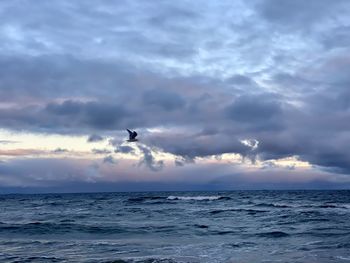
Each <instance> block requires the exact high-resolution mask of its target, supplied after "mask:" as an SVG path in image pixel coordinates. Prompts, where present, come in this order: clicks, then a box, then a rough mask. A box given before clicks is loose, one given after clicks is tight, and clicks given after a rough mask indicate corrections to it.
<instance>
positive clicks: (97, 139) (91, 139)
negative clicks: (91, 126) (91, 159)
mask: <svg viewBox="0 0 350 263" xmlns="http://www.w3.org/2000/svg"><path fill="white" fill-rule="evenodd" d="M103 140H104V138H103V137H102V136H101V135H98V134H92V135H90V136H89V138H88V139H87V141H88V142H100V141H103Z"/></svg>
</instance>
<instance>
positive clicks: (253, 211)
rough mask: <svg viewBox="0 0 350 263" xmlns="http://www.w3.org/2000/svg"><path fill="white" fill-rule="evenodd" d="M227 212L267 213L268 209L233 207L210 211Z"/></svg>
mask: <svg viewBox="0 0 350 263" xmlns="http://www.w3.org/2000/svg"><path fill="white" fill-rule="evenodd" d="M227 212H245V213H248V214H257V213H266V212H268V211H266V210H256V209H249V208H247V209H245V208H231V209H217V210H212V211H210V212H209V214H212V215H216V214H221V213H227Z"/></svg>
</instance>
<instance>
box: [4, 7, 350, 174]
mask: <svg viewBox="0 0 350 263" xmlns="http://www.w3.org/2000/svg"><path fill="white" fill-rule="evenodd" d="M277 2H278V3H277ZM16 3H17V2H16V1H14V2H11V3H10V2H9V3H0V7H1V8H0V10H3V13H2V16H0V21H1V22H2V27H1V32H0V34H1V35H0V38H2V40H3V41H2V42H1V43H0V49H1V50H2V51H1V52H0V54H1V56H0V79H1V81H0V103H1V105H0V106H1V107H0V123H1V128H5V129H12V130H24V131H29V132H38V131H39V132H46V133H68V134H75V133H78V134H84V135H86V134H88V135H90V134H94V133H103V134H105V133H108V131H112V130H113V131H114V130H116V132H118V131H122V130H123V131H124V129H125V128H127V127H134V128H135V129H141V130H142V129H143V130H146V129H148V128H155V127H161V128H162V127H164V128H167V129H173V132H171V133H170V134H169V133H167V132H163V133H158V134H157V133H149V134H146V132H145V134H143V136H142V135H141V136H140V138H142V140H143V141H142V142H144V143H145V144H147V145H148V146H149V147H150V148H144V149H143V150H142V152H143V153H142V154H143V161H141V163H142V165H145V166H146V167H149V168H151V170H152V169H154V170H160V168H161V167H162V165H163V163H161V162H157V161H156V160H155V159H154V156H153V155H152V150H151V149H152V147H158V148H159V149H161V150H163V151H165V152H170V153H173V154H175V155H177V159H176V163H177V164H178V165H181V164H183V163H185V160H187V159H188V160H195V158H196V157H204V156H208V155H220V154H222V153H239V154H241V155H242V156H248V157H249V156H250V158H255V157H256V156H258V157H259V158H261V159H262V160H268V159H274V158H282V157H288V156H294V155H297V156H300V158H301V160H304V161H309V162H311V164H313V165H315V166H317V167H322V168H329V169H332V170H337V171H338V172H342V173H350V172H349V166H348V164H347V160H348V159H349V151H348V149H347V148H346V147H345V145H348V144H349V135H348V130H349V129H350V127H349V126H350V125H349V121H348V120H349V108H350V103H349V101H350V93H349V88H348V87H349V83H350V78H349V73H348V68H349V61H350V59H349V56H348V53H349V52H348V48H347V44H348V42H349V41H348V38H347V36H346V32H347V29H348V22H349V20H348V18H347V16H348V13H349V12H348V11H349V7H350V5H349V3H348V1H343V0H339V1H332V2H330V1H324V0H317V1H316V0H311V1H302V0H290V1H287V0H281V1H272V0H264V1H260V0H257V1H254V2H249V3H248V2H243V1H242V2H240V1H234V2H232V1H223V2H221V3H220V4H217V2H215V1H208V2H206V3H203V4H202V5H200V6H198V4H197V3H195V2H193V3H192V2H184V1H177V2H169V1H161V2H157V3H153V2H139V1H125V2H123V3H122V4H121V3H119V2H118V3H113V2H108V1H100V2H99V3H94V4H91V3H85V2H84V1H76V2H74V3H71V2H68V1H64V0H62V1H51V2H50V4H48V3H47V2H46V1H38V2H37V3H36V4H35V5H33V4H32V3H31V1H22V2H21V5H17V4H16ZM223 11H225V12H223ZM223 14H226V15H223ZM246 14H249V15H246ZM179 17H181V19H179ZM335 17H336V18H337V19H334V18H335ZM301 32H302V33H301ZM305 32H307V33H308V34H305ZM81 43H84V45H82V44H81ZM178 130H180V132H178ZM246 138H251V139H256V140H258V141H259V142H260V143H259V147H258V148H257V149H256V151H255V152H251V149H250V148H249V147H247V146H245V145H242V143H240V140H242V139H246ZM120 143H121V141H120V142H118V143H116V142H115V143H114V146H115V147H116V146H117V145H120ZM120 147H124V148H120ZM120 147H119V148H118V147H117V149H116V150H117V151H120V152H125V153H128V152H130V153H131V152H132V150H131V149H130V148H128V147H127V146H120ZM125 147H126V148H125ZM95 153H96V154H102V153H103V154H109V153H107V151H106V152H102V150H101V151H99V150H96V151H95ZM152 167H153V168H152ZM185 167H186V166H185ZM35 171H37V170H35Z"/></svg>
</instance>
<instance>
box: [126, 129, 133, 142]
mask: <svg viewBox="0 0 350 263" xmlns="http://www.w3.org/2000/svg"><path fill="white" fill-rule="evenodd" d="M126 130H127V131H128V133H129V139H130V140H131V139H132V136H133V132H132V131H130V130H129V129H126Z"/></svg>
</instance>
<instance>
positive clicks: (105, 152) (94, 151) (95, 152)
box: [91, 148, 112, 154]
mask: <svg viewBox="0 0 350 263" xmlns="http://www.w3.org/2000/svg"><path fill="white" fill-rule="evenodd" d="M91 151H92V152H93V153H94V154H110V153H112V151H110V150H108V149H95V148H94V149H92V150H91Z"/></svg>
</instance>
